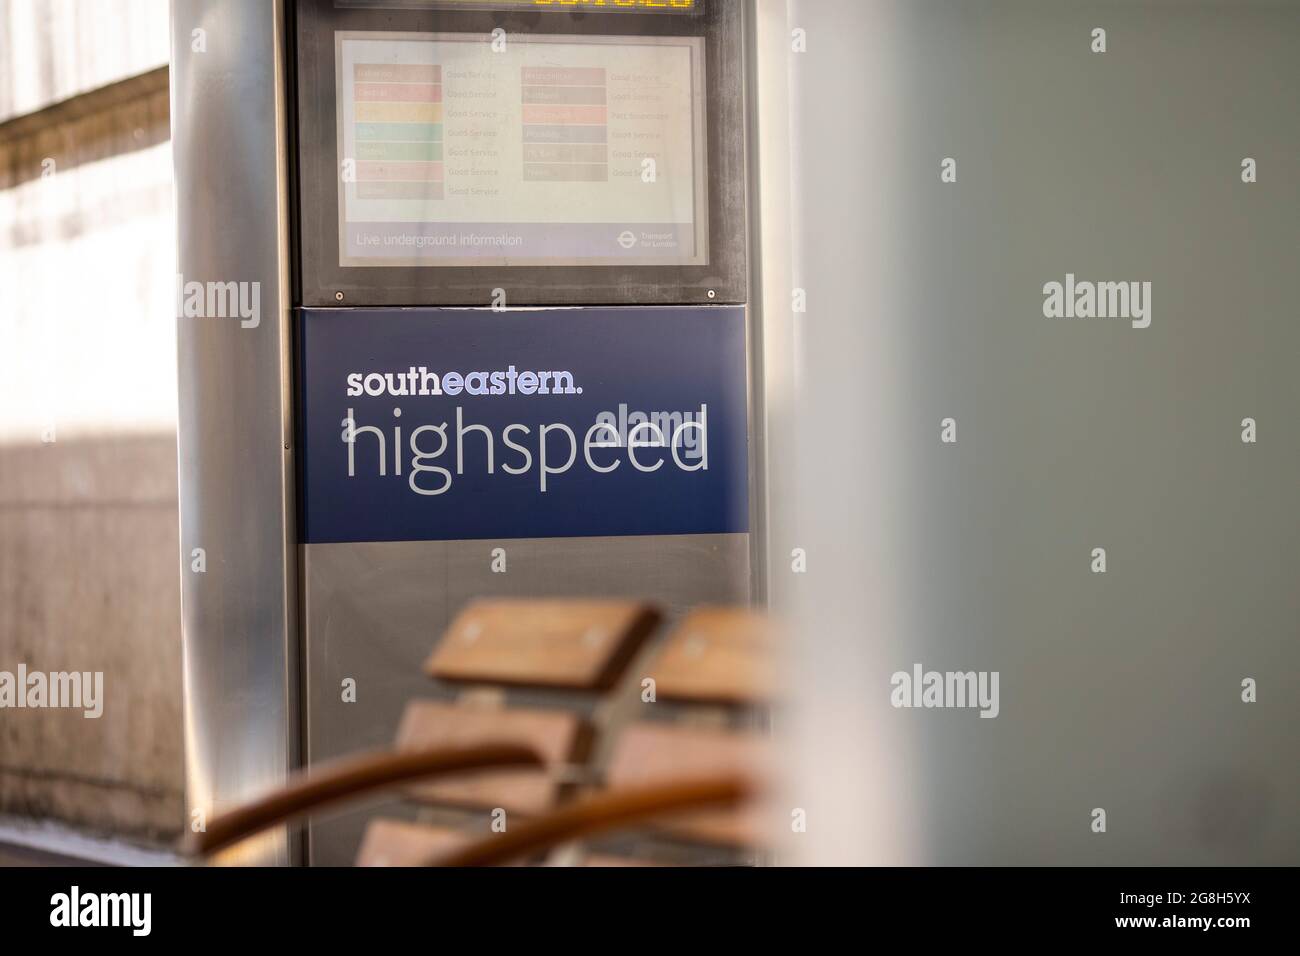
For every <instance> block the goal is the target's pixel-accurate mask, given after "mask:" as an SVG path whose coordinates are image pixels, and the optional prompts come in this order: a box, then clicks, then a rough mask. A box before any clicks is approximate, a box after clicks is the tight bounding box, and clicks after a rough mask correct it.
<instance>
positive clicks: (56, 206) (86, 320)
mask: <svg viewBox="0 0 1300 956" xmlns="http://www.w3.org/2000/svg"><path fill="white" fill-rule="evenodd" d="M74 8H75V11H74ZM167 33H168V26H167V5H166V3H165V2H163V0H120V2H97V3H93V4H91V3H71V2H61V0H42V2H35V3H34V2H31V0H13V2H3V0H0V671H10V672H13V671H15V670H16V669H17V666H18V665H19V664H20V663H23V664H26V665H27V667H28V668H29V669H32V670H42V671H51V670H78V671H103V672H104V685H105V688H104V696H105V706H104V714H103V716H102V717H101V718H100V719H98V720H87V719H85V718H83V717H82V716H81V715H80V713H79V712H72V711H66V710H62V711H60V710H15V709H3V710H0V813H4V814H20V815H25V816H36V817H44V818H54V819H58V820H62V821H65V822H68V823H72V824H75V825H80V826H86V827H91V828H95V829H102V830H107V831H111V832H113V833H117V834H125V835H131V836H137V837H154V838H169V837H171V836H173V835H175V834H176V833H177V832H178V831H179V829H180V826H181V821H182V817H183V797H182V793H183V763H184V761H183V735H182V729H181V689H180V687H181V679H180V641H179V616H180V610H179V582H178V580H177V577H178V576H177V570H176V554H177V544H176V541H177V502H176V451H175V428H176V425H175V422H176V412H175V405H176V371H175V369H176V363H175V323H174V308H173V305H172V286H173V276H174V273H175V266H174V261H175V252H174V246H175V214H174V197H173V194H172V185H171V183H172V170H171V150H170V144H169V142H168V94H167V79H166V56H167Z"/></svg>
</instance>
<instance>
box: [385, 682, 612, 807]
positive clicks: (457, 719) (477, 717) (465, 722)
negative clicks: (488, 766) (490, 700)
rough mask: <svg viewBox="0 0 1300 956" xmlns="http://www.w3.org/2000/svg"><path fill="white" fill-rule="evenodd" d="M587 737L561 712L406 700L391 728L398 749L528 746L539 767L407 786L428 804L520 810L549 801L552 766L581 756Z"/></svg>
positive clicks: (554, 788)
mask: <svg viewBox="0 0 1300 956" xmlns="http://www.w3.org/2000/svg"><path fill="white" fill-rule="evenodd" d="M588 740H589V732H588V727H587V725H586V724H585V722H584V721H583V720H582V719H581V718H580V717H579V716H578V715H576V714H573V713H569V712H567V711H551V710H518V709H515V710H503V709H491V708H483V707H467V706H465V705H457V704H445V703H440V702H438V701H429V700H416V701H411V702H410V703H409V704H407V705H406V710H405V712H404V713H403V714H402V722H401V724H400V726H399V727H398V731H397V748H398V749H399V750H408V749H415V748H420V747H431V746H448V747H459V746H473V745H476V744H483V743H488V742H489V741H491V742H496V743H512V744H522V745H524V746H528V747H531V748H533V750H535V751H536V752H537V753H538V754H539V755H540V756H541V757H542V759H543V760H544V761H545V763H546V765H547V766H546V767H545V768H541V769H531V768H521V769H516V770H485V771H481V772H476V773H466V774H459V775H457V776H456V777H454V778H448V779H446V780H439V781H434V782H431V783H427V784H417V785H415V786H413V787H411V788H410V792H411V793H412V794H413V795H414V796H415V797H416V798H417V799H420V800H424V801H427V802H430V803H440V804H449V805H454V806H465V807H476V808H477V807H488V808H495V807H502V808H504V809H505V810H506V811H508V812H517V813H523V814H536V813H542V812H544V811H546V810H547V809H549V808H550V807H551V806H552V804H554V803H555V798H556V795H557V792H558V789H559V783H558V782H557V781H556V778H555V776H554V774H553V773H552V770H553V768H555V767H557V766H559V765H563V764H568V763H572V762H575V761H579V760H581V759H583V757H584V756H585V753H584V751H585V748H586V746H587V743H588Z"/></svg>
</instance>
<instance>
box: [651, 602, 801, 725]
mask: <svg viewBox="0 0 1300 956" xmlns="http://www.w3.org/2000/svg"><path fill="white" fill-rule="evenodd" d="M775 653H776V641H775V639H774V635H773V627H772V624H771V622H770V621H769V620H768V619H767V618H766V617H765V616H764V615H762V614H760V613H758V612H757V611H752V610H747V609H744V608H720V607H719V608H713V607H706V608H699V609H698V610H695V611H692V612H691V613H690V614H688V615H686V617H685V618H683V619H682V622H681V623H680V624H679V625H678V626H677V628H676V629H675V630H674V631H673V633H672V635H671V636H670V637H669V638H668V640H667V641H666V642H665V644H664V649H663V652H662V653H661V654H660V655H659V658H658V659H657V660H656V661H655V663H654V665H653V666H652V668H651V670H650V676H651V677H653V678H654V680H655V692H656V695H657V696H658V697H660V698H662V699H664V700H682V701H693V702H713V703H732V704H757V703H763V702H766V701H768V700H769V699H770V698H771V695H772V689H773V682H774V676H775V675H774V668H775V660H774V657H775Z"/></svg>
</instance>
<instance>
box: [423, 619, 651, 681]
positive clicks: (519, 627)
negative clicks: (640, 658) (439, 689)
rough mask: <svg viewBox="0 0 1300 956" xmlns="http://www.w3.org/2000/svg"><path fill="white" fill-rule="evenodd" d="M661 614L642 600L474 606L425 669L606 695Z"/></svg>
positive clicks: (450, 677) (452, 677)
mask: <svg viewBox="0 0 1300 956" xmlns="http://www.w3.org/2000/svg"><path fill="white" fill-rule="evenodd" d="M658 622H659V614H658V612H657V611H656V610H655V609H654V608H653V607H651V606H650V605H648V604H643V603H640V602H636V601H603V600H590V601H557V600H494V601H476V602H474V603H472V604H470V605H469V606H467V607H466V608H465V609H464V610H463V611H461V613H460V614H459V615H457V617H456V619H455V620H454V621H452V623H451V626H450V627H449V628H448V629H447V633H446V634H445V635H444V637H443V639H442V640H441V641H440V642H439V644H438V646H437V647H436V648H434V651H433V654H432V655H431V656H430V657H429V659H428V661H427V662H426V664H425V672H426V673H427V674H429V676H431V677H437V678H440V679H442V680H447V681H472V682H488V683H498V684H515V685H526V686H527V685H531V686H544V687H566V688H573V689H578V690H603V689H607V688H609V687H611V686H612V685H613V684H614V681H615V680H616V679H617V678H618V676H619V674H620V673H621V672H622V670H623V668H624V667H625V666H626V665H627V662H628V661H629V660H630V659H631V657H632V655H633V653H635V651H636V649H637V648H638V647H639V646H640V644H641V642H642V641H644V640H645V638H646V637H647V636H648V635H649V634H650V632H651V631H652V630H653V629H654V627H655V626H656V625H657V624H658Z"/></svg>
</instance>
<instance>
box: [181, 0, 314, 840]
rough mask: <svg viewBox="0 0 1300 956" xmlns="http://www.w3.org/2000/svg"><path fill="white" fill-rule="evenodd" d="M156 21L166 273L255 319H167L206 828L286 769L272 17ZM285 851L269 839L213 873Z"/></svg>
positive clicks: (291, 583) (202, 9) (284, 452)
mask: <svg viewBox="0 0 1300 956" xmlns="http://www.w3.org/2000/svg"><path fill="white" fill-rule="evenodd" d="M171 14H172V61H171V103H172V145H173V152H174V157H175V166H176V193H177V200H178V202H177V212H178V224H177V227H178V228H177V231H178V236H177V240H178V244H177V256H178V258H177V269H178V271H179V273H180V275H181V276H183V277H184V280H185V281H186V282H191V281H197V282H203V283H208V282H222V283H226V282H250V283H257V288H258V290H259V293H260V294H259V302H260V307H261V308H260V317H259V320H258V322H257V323H256V324H255V325H254V324H253V323H252V321H251V320H249V321H248V322H247V323H244V322H241V320H240V319H239V317H238V316H236V317H234V318H220V317H216V316H209V317H205V318H184V317H178V320H177V353H178V355H177V357H178V368H179V377H180V381H179V392H180V399H179V421H178V426H179V429H178V430H179V439H178V441H179V460H180V530H181V540H180V546H181V555H180V557H181V582H182V590H181V613H182V640H183V642H184V682H185V747H186V779H187V784H186V791H187V801H188V807H189V809H190V811H191V813H192V814H193V813H195V812H198V813H199V814H202V815H204V816H210V815H211V813H212V811H213V810H214V808H221V807H226V806H229V805H231V804H232V803H235V802H238V801H240V800H243V799H245V798H247V797H249V796H251V795H253V794H254V793H256V792H259V791H262V790H264V789H266V788H269V787H273V786H275V785H276V784H278V783H280V782H282V781H283V780H284V779H285V776H286V774H287V772H288V771H289V770H290V769H291V768H292V767H294V766H295V765H296V763H297V761H298V744H299V733H300V731H299V713H300V711H299V705H298V697H299V688H298V684H299V668H298V654H297V647H298V630H297V581H296V578H297V568H296V564H297V561H296V547H295V544H294V541H295V532H294V527H293V525H294V521H293V515H294V505H293V496H294V467H293V447H292V443H293V427H292V409H293V399H292V391H291V385H290V382H291V379H290V359H291V346H290V343H291V336H290V312H289V308H290V288H289V219H288V202H289V192H288V175H287V173H288V154H287V144H286V131H287V129H288V123H287V121H286V115H285V109H286V95H285V77H286V53H285V29H284V23H285V18H284V9H283V4H282V2H281V0H273V2H267V0H172V6H171ZM196 31H202V33H199V32H196ZM200 48H201V49H200ZM250 288H252V287H250ZM199 548H201V549H203V552H204V560H205V562H206V570H205V571H202V572H199V571H196V570H193V568H194V564H195V560H196V559H195V557H194V552H195V549H199ZM195 819H196V818H194V817H191V822H193V821H194V820H195ZM298 855H299V854H298V851H297V848H296V840H294V839H293V838H292V837H291V836H290V835H287V834H285V833H284V832H283V831H278V832H273V833H270V834H267V835H266V836H264V837H263V838H260V839H258V840H254V841H249V842H248V843H246V844H244V845H242V846H241V847H238V848H236V849H235V850H232V851H230V852H229V854H227V855H226V856H225V857H224V860H225V861H229V862H243V863H279V864H283V863H289V862H294V861H295V860H296V859H297V857H298Z"/></svg>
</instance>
